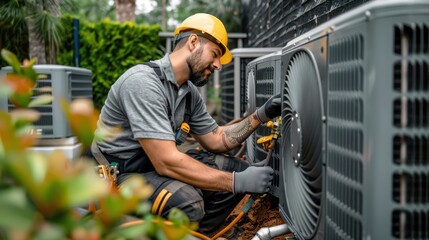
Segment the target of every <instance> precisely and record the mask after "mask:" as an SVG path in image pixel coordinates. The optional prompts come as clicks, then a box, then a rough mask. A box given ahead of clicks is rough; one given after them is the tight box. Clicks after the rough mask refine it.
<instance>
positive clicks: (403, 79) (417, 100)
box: [391, 22, 429, 239]
mask: <svg viewBox="0 0 429 240" xmlns="http://www.w3.org/2000/svg"><path fill="white" fill-rule="evenodd" d="M393 28H394V49H393V52H394V55H396V56H397V57H398V58H397V59H396V61H395V63H394V64H393V84H392V85H393V90H394V91H395V93H396V95H395V99H394V100H393V111H392V112H393V126H394V127H395V128H396V129H397V130H398V133H397V134H395V135H394V136H393V139H392V153H393V156H392V157H393V159H392V160H393V163H394V164H395V165H396V166H397V167H398V170H397V171H395V172H394V173H393V174H392V200H393V201H394V202H395V203H397V204H398V207H397V208H396V209H394V210H393V211H392V216H391V224H392V235H393V236H394V237H396V238H399V239H403V238H407V239H427V238H428V237H429V228H428V227H427V226H428V224H429V211H425V210H424V209H420V208H419V206H425V204H426V205H427V204H428V203H429V190H428V189H429V175H428V173H427V172H425V171H421V170H419V169H418V168H415V167H420V168H421V167H427V166H428V161H429V135H426V134H425V133H422V131H423V132H427V130H428V127H429V120H428V118H429V98H428V93H429V76H428V75H429V68H428V62H427V54H428V53H429V47H428V44H429V28H428V25H426V24H425V23H416V22H410V23H399V24H395V25H394V26H393ZM402 131H407V132H408V133H407V134H403V133H399V132H402ZM413 133H414V134H413ZM399 206H401V207H399ZM405 206H408V207H406V209H404V208H405ZM411 206H413V207H411Z"/></svg>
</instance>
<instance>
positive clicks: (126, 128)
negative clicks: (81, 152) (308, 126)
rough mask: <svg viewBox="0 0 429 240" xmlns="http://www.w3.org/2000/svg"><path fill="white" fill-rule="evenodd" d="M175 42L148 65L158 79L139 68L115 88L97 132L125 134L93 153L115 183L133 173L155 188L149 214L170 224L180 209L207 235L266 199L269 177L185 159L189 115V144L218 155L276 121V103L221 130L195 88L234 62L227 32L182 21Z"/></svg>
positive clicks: (210, 159)
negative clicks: (249, 199) (110, 169)
mask: <svg viewBox="0 0 429 240" xmlns="http://www.w3.org/2000/svg"><path fill="white" fill-rule="evenodd" d="M174 35H175V41H176V45H175V48H174V51H173V52H172V53H171V54H166V55H165V56H164V57H163V58H162V59H159V60H156V61H153V63H155V64H156V66H159V68H158V70H160V72H161V77H160V76H158V74H157V70H156V69H155V68H153V67H151V66H148V65H144V64H139V65H136V66H134V67H132V68H130V69H129V70H127V71H126V72H125V73H124V74H123V75H122V76H121V77H120V78H119V79H118V80H117V81H116V82H115V84H113V85H112V87H111V89H110V91H109V94H108V97H107V99H106V102H105V105H104V106H103V108H102V110H101V114H100V121H99V124H105V125H107V126H120V127H122V129H123V132H122V133H121V134H120V135H119V136H118V137H117V138H116V139H115V140H114V141H110V142H107V141H106V142H99V143H97V146H98V149H97V151H98V150H100V151H101V152H102V154H103V155H104V156H105V157H106V158H107V159H108V160H109V161H110V162H113V161H114V162H119V171H120V174H119V176H118V182H119V183H120V182H122V181H123V180H124V179H125V178H126V176H129V175H130V174H135V173H138V174H142V175H143V176H144V177H145V178H146V180H147V181H148V182H149V183H150V184H151V185H152V186H153V187H154V193H153V195H152V196H151V198H150V201H152V203H153V208H152V212H153V213H154V214H159V215H161V216H163V217H167V215H168V213H169V212H170V210H171V209H172V208H174V207H176V208H179V209H181V210H183V211H184V212H185V213H186V214H187V215H188V217H189V218H190V220H191V221H194V222H199V231H201V232H203V233H206V234H207V233H209V232H212V231H214V230H216V229H217V228H218V227H219V226H220V225H221V224H222V222H223V221H224V219H225V218H226V217H227V216H228V215H229V213H230V212H231V211H232V210H233V209H234V207H235V205H236V204H237V203H238V202H239V201H240V200H241V199H242V197H243V193H264V192H267V191H268V190H269V186H270V182H271V180H272V174H273V169H272V168H271V167H268V166H258V167H257V166H248V164H247V163H246V162H245V161H242V160H240V159H237V158H233V157H225V156H224V155H214V154H207V155H206V156H205V157H204V156H201V157H199V156H196V155H194V157H196V158H198V159H199V160H197V159H195V158H192V157H190V156H189V155H187V154H185V153H182V152H181V151H179V150H178V148H177V145H176V140H177V139H176V133H177V130H178V129H179V127H180V126H181V124H182V123H183V122H184V120H185V119H186V118H185V115H186V112H190V114H188V115H189V116H188V117H187V119H186V123H187V124H188V125H189V127H190V133H191V134H192V136H193V137H194V138H195V139H196V140H197V141H198V142H199V143H200V144H201V146H203V147H204V148H205V149H206V150H208V151H210V152H215V153H221V152H226V151H228V150H230V149H233V148H235V147H237V146H239V145H240V144H241V143H242V142H243V141H244V140H245V139H246V138H247V137H248V136H249V135H250V134H251V133H252V132H253V131H254V130H255V129H256V128H257V127H258V126H259V125H260V124H261V123H263V122H266V121H268V120H269V119H270V118H273V117H276V116H278V115H280V98H279V96H276V97H275V98H271V99H270V100H268V101H267V103H265V105H264V106H262V107H261V108H259V109H258V110H257V111H256V112H255V113H252V114H250V116H248V117H247V118H246V119H244V120H243V121H241V122H238V123H236V124H233V125H230V126H224V127H220V126H218V125H217V123H216V122H215V120H214V119H213V118H212V117H211V116H210V115H209V114H208V113H207V111H206V109H205V104H204V102H203V100H202V98H201V96H200V94H199V93H198V90H197V87H200V86H203V85H205V84H206V83H207V82H208V80H209V77H210V75H211V74H212V73H213V71H214V70H220V69H221V65H222V64H227V63H229V62H230V61H231V59H232V56H231V53H230V51H229V49H228V47H227V44H228V36H227V32H226V29H225V27H224V25H223V24H222V22H221V21H220V20H219V19H217V18H216V17H214V16H212V15H209V14H203V13H200V14H195V15H193V16H190V17H189V18H187V19H186V20H185V21H184V22H183V23H182V24H181V25H180V26H179V27H178V28H177V29H176V30H175V32H174ZM188 94H190V95H189V96H188ZM188 99H189V100H190V101H189V102H188V103H186V102H187V100H188ZM185 108H188V110H185Z"/></svg>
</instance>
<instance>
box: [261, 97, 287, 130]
mask: <svg viewBox="0 0 429 240" xmlns="http://www.w3.org/2000/svg"><path fill="white" fill-rule="evenodd" d="M281 107H282V100H281V95H280V93H279V94H277V95H274V96H272V97H271V98H270V99H268V100H267V101H266V102H265V103H264V105H262V106H261V107H260V108H258V109H257V110H256V116H257V117H258V120H259V121H260V122H261V123H266V122H268V121H269V120H270V119H273V118H275V117H278V116H280V115H281V114H282V112H281V111H282V109H281Z"/></svg>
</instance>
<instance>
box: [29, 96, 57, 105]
mask: <svg viewBox="0 0 429 240" xmlns="http://www.w3.org/2000/svg"><path fill="white" fill-rule="evenodd" d="M52 100H53V97H52V95H48V94H43V95H40V96H38V97H36V98H34V99H33V100H32V101H31V102H30V103H29V104H28V107H38V106H42V105H46V104H49V103H51V102H52Z"/></svg>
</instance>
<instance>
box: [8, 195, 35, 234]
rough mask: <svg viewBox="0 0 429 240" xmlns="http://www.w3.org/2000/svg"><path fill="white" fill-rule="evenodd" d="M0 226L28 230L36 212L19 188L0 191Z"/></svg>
mask: <svg viewBox="0 0 429 240" xmlns="http://www.w3.org/2000/svg"><path fill="white" fill-rule="evenodd" d="M0 212H1V214H0V227H1V228H5V229H20V230H23V231H28V230H29V229H30V227H31V226H32V224H33V222H34V220H35V218H36V212H35V210H34V209H33V208H32V207H31V205H30V203H29V202H28V200H27V198H26V194H25V192H24V190H23V189H21V188H12V189H7V190H2V191H1V192H0Z"/></svg>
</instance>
